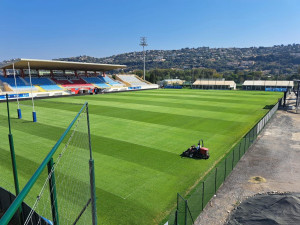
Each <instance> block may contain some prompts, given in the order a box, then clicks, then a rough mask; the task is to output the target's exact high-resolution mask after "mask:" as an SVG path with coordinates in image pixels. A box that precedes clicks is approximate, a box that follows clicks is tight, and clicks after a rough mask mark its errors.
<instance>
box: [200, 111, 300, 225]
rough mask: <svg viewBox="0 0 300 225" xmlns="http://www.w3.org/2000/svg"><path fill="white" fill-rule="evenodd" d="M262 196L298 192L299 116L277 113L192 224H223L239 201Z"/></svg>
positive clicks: (299, 188)
mask: <svg viewBox="0 0 300 225" xmlns="http://www.w3.org/2000/svg"><path fill="white" fill-rule="evenodd" d="M293 111H294V110H293ZM265 192H300V114H295V113H294V112H291V111H290V112H287V111H284V110H279V111H277V113H276V114H275V115H274V116H273V118H272V119H271V121H270V122H269V123H268V124H267V126H266V127H265V129H264V131H263V132H262V133H261V134H260V136H259V137H258V139H257V141H256V143H254V145H252V147H251V148H250V149H249V150H248V152H247V153H246V154H245V155H244V156H243V157H242V159H241V160H240V162H239V163H238V164H237V166H236V167H235V168H234V170H233V171H232V173H231V174H230V176H228V178H227V179H226V181H225V182H224V184H223V185H222V186H221V187H220V188H219V190H218V192H217V194H216V197H214V198H213V199H212V200H211V202H210V203H208V204H207V206H206V208H205V209H204V211H203V212H202V213H201V215H200V216H199V217H198V218H197V220H196V222H195V224H197V225H200V224H201V225H209V224H211V225H219V224H220V225H221V224H224V223H225V222H226V219H227V217H228V215H229V213H230V212H231V211H232V210H233V209H234V208H235V207H236V206H237V205H238V204H239V203H240V202H241V201H243V200H244V199H246V198H247V197H249V196H253V195H255V194H258V193H265Z"/></svg>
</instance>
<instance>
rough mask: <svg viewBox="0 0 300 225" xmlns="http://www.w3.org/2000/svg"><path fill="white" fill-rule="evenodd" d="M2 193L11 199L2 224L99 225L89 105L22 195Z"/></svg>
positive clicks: (81, 112) (1, 190)
mask: <svg viewBox="0 0 300 225" xmlns="http://www.w3.org/2000/svg"><path fill="white" fill-rule="evenodd" d="M34 148H35V146H32V149H34ZM33 153H34V151H32V152H31V153H30V154H33ZM19 162H20V161H19ZM29 163H32V164H34V162H33V161H29ZM20 164H21V165H23V168H25V169H26V167H27V166H29V165H26V162H22V163H20ZM0 181H1V180H0ZM1 193H3V194H2V196H5V195H7V196H8V197H7V198H6V200H7V201H6V206H5V208H3V204H0V212H1V210H2V211H4V212H5V213H4V215H3V216H2V217H1V216H0V225H7V224H16V225H19V224H22V225H23V224H24V225H37V224H41V225H59V224H73V225H75V224H93V225H95V224H97V214H96V195H95V175H94V160H93V158H92V151H91V139H90V126H89V113H88V103H87V102H86V103H85V104H84V105H83V106H82V107H81V109H80V111H79V112H78V114H77V115H76V116H75V118H74V119H73V121H72V122H71V123H70V125H69V126H68V128H67V129H66V130H65V132H64V133H63V134H62V136H61V137H60V139H59V140H58V141H57V142H56V144H55V145H54V147H53V148H52V149H51V151H49V152H48V153H47V156H46V157H45V158H44V160H43V161H42V163H41V164H39V165H38V168H37V170H36V172H35V173H34V174H33V175H32V176H31V177H30V179H29V181H28V182H27V184H26V185H25V186H24V188H23V189H22V190H21V192H20V193H19V194H18V195H17V196H16V197H15V196H14V195H13V194H11V192H10V191H8V190H4V189H0V194H1ZM0 203H1V202H0Z"/></svg>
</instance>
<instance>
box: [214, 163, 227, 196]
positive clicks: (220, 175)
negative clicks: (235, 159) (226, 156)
mask: <svg viewBox="0 0 300 225" xmlns="http://www.w3.org/2000/svg"><path fill="white" fill-rule="evenodd" d="M225 178H226V177H225V160H222V162H221V163H220V164H219V166H218V168H217V177H216V181H217V182H216V187H217V190H218V189H219V187H220V186H221V185H222V183H223V182H224V180H225Z"/></svg>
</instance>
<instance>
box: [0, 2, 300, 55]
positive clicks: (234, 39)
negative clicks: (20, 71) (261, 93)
mask: <svg viewBox="0 0 300 225" xmlns="http://www.w3.org/2000/svg"><path fill="white" fill-rule="evenodd" d="M299 14H300V0H107V1H103V0H27V1H24V0H0V29H1V31H0V61H2V60H7V59H12V58H33V59H53V58H62V57H72V56H79V55H89V56H94V57H108V56H111V55H115V54H120V53H126V52H132V51H141V50H142V48H141V46H139V41H140V37H141V36H145V37H147V41H148V44H149V45H148V46H147V47H146V49H148V50H166V49H181V48H186V47H189V48H193V47H194V48H196V47H202V46H208V47H211V48H215V47H251V46H273V45H279V44H293V43H300V16H299Z"/></svg>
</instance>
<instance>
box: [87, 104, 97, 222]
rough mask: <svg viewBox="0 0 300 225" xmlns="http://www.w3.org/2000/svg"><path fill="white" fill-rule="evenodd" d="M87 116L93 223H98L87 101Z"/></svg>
mask: <svg viewBox="0 0 300 225" xmlns="http://www.w3.org/2000/svg"><path fill="white" fill-rule="evenodd" d="M85 104H86V118H87V128H88V139H89V150H90V160H89V168H90V185H91V186H90V187H91V203H92V222H93V225H96V224H97V206H96V184H95V168H94V160H93V157H92V143H91V131H90V117H89V106H88V103H87V102H86V103H85Z"/></svg>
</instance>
